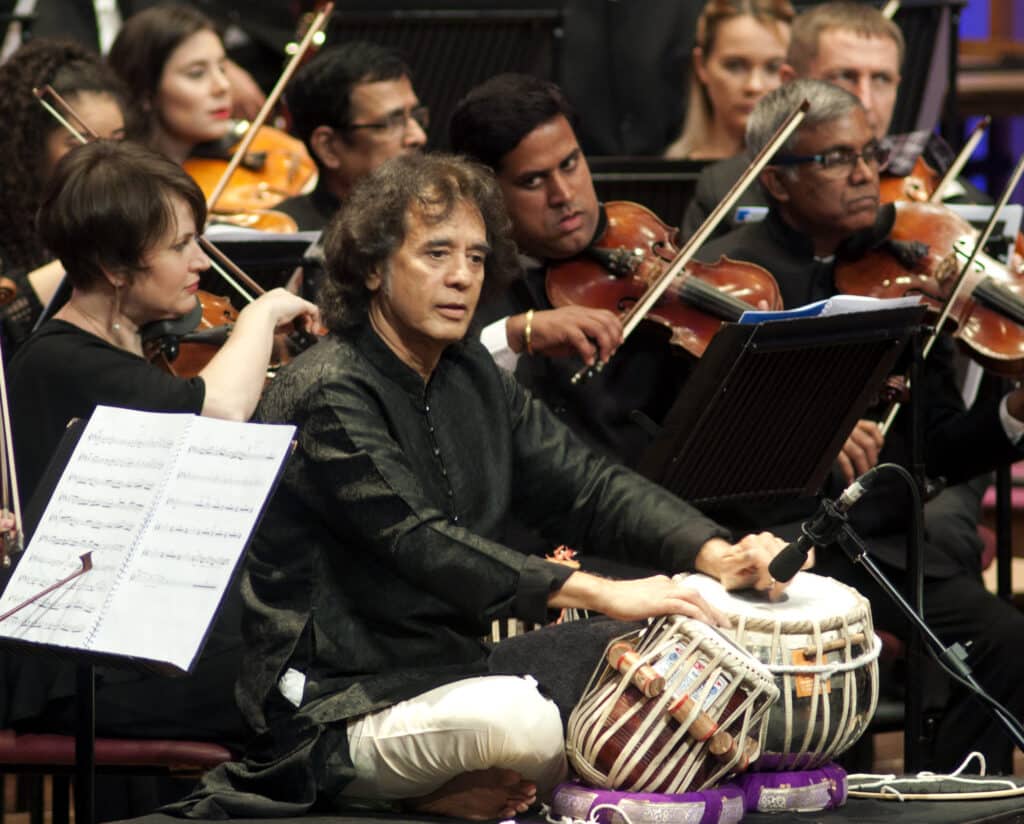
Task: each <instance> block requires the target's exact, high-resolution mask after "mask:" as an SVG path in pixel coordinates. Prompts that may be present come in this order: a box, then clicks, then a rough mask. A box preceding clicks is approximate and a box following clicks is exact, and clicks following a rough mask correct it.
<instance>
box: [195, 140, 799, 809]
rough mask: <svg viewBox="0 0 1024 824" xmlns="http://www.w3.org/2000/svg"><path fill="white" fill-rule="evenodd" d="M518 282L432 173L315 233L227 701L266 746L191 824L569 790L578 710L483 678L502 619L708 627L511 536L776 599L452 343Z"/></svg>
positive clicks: (211, 776)
mask: <svg viewBox="0 0 1024 824" xmlns="http://www.w3.org/2000/svg"><path fill="white" fill-rule="evenodd" d="M514 265H515V264H514V248H513V245H512V243H511V239H510V236H509V231H508V218H507V216H506V214H505V210H504V207H503V205H502V198H501V193H500V191H499V189H498V187H497V186H496V185H495V183H494V179H493V177H492V176H491V175H490V173H489V172H488V171H486V170H485V169H484V168H482V167H480V166H478V165H476V164H471V163H468V162H466V161H464V160H461V159H458V158H454V157H450V156H447V155H440V154H432V155H425V154H412V155H406V156H403V157H399V158H394V159H392V160H390V161H388V162H387V163H385V164H384V165H382V166H381V167H380V168H378V169H377V170H376V171H375V172H373V173H372V174H371V175H369V176H368V177H366V178H364V179H363V180H362V181H360V182H359V183H358V184H357V185H356V187H355V189H354V190H353V192H352V194H351V196H350V198H349V199H348V200H347V201H346V202H345V204H344V205H343V206H342V209H341V211H340V213H339V215H338V216H337V217H336V218H335V220H334V221H333V222H332V223H331V225H330V226H329V227H328V229H327V236H326V268H327V272H328V275H329V278H330V281H329V283H330V288H329V290H328V292H327V293H326V294H325V296H324V299H323V300H324V306H325V321H326V323H327V325H328V326H329V328H330V329H331V334H330V335H329V336H328V337H327V338H326V339H325V340H323V341H322V342H321V343H320V344H319V345H317V346H315V347H312V348H311V349H309V350H307V351H306V352H304V353H302V354H301V355H299V357H298V358H296V360H294V361H293V362H292V363H290V364H288V365H286V366H285V367H284V368H283V369H282V370H281V371H280V372H279V374H278V376H277V378H276V379H275V381H274V382H273V384H272V385H271V386H270V387H268V389H267V392H266V394H265V395H264V397H263V400H262V401H261V403H260V406H259V409H258V412H257V418H258V419H259V420H261V421H263V422H267V423H276V422H286V421H287V422H292V423H295V424H296V425H297V426H298V428H299V431H298V435H297V439H298V447H297V450H296V452H295V454H294V455H293V457H292V459H291V461H290V462H289V464H288V466H287V468H286V470H285V473H284V476H283V479H282V483H281V486H280V487H279V489H278V491H277V493H276V494H275V496H274V497H273V499H272V501H271V503H270V508H269V510H268V512H267V514H266V516H265V518H264V521H263V524H262V526H261V528H260V529H259V531H258V533H257V535H256V537H255V539H254V543H253V545H252V547H251V550H250V553H249V556H248V559H247V563H246V566H245V568H244V572H243V592H244V593H245V597H246V603H247V607H248V609H247V613H246V615H247V617H246V636H245V637H246V640H247V642H248V644H249V649H248V657H247V661H246V665H245V666H244V668H243V671H242V676H241V680H240V689H239V697H240V701H241V706H242V708H243V710H244V711H245V713H246V716H247V719H248V720H249V722H250V724H251V725H252V726H253V727H254V729H255V730H256V731H257V732H259V733H261V734H262V735H261V737H260V738H259V739H258V740H257V742H256V744H255V746H254V748H253V749H252V750H251V751H250V752H251V760H248V761H246V762H245V763H244V764H241V765H240V764H232V765H227V766H225V767H224V768H219V769H215V770H213V771H212V772H211V773H208V774H207V776H206V778H205V779H204V787H203V789H202V790H201V791H200V793H199V794H198V795H197V796H193V797H192V798H191V799H190V800H189V801H188V802H187V804H186V808H187V809H188V812H189V814H191V815H195V816H201V817H208V816H209V815H211V814H212V813H213V811H214V810H217V809H220V810H224V809H232V810H233V811H234V814H236V815H237V814H240V813H245V814H260V815H271V814H274V811H275V810H277V811H280V810H283V809H284V808H283V807H281V806H279V805H282V804H286V805H287V808H288V809H290V810H292V811H293V813H292V814H294V811H296V810H301V809H307V808H309V807H310V806H311V805H313V804H314V803H320V804H328V805H338V804H341V803H343V802H344V801H345V800H346V799H353V798H371V799H385V800H389V799H390V800H396V801H401V802H403V803H404V804H405V808H406V809H409V808H410V807H412V808H415V809H417V810H419V811H421V812H432V813H436V814H442V815H450V816H460V817H463V818H475V819H485V818H498V817H507V816H511V815H514V814H515V813H516V812H522V811H524V810H525V809H526V808H527V806H529V805H530V804H531V803H532V802H533V800H534V798H536V797H541V796H543V794H544V793H545V792H546V791H548V790H550V789H551V788H552V787H553V786H554V784H555V783H556V782H557V781H558V780H560V779H561V778H562V777H563V775H564V773H565V756H564V751H563V747H564V745H563V730H562V723H561V720H560V714H559V710H560V709H561V710H562V711H563V712H564V713H567V712H568V711H569V710H570V709H571V705H572V701H569V702H568V705H567V706H562V705H559V706H556V705H555V704H554V703H552V701H551V700H549V699H548V698H546V697H544V694H542V692H539V691H538V686H537V684H538V682H539V683H540V687H541V689H543V688H544V686H545V684H546V683H547V679H548V678H550V677H551V675H552V672H550V671H548V672H547V674H545V673H544V672H542V670H543V669H544V665H543V663H538V664H537V669H536V670H534V669H530V670H522V671H519V672H518V673H516V675H523V674H526V673H527V672H528V673H529V674H530V675H532V676H533V678H523V677H510V676H509V675H508V674H504V675H500V676H499V675H494V674H489V672H492V670H490V669H489V667H490V664H489V656H490V654H491V653H490V650H489V648H488V646H487V645H485V644H484V643H483V642H482V641H481V637H482V635H483V634H484V633H485V632H486V631H487V628H488V627H489V626H490V623H491V621H492V619H494V618H499V617H506V616H510V615H512V616H519V617H522V618H524V619H527V620H531V621H539V622H543V621H545V620H547V614H548V610H549V609H550V608H552V607H554V608H560V607H578V608H586V609H591V610H595V611H597V612H601V613H604V614H606V615H609V616H612V617H614V618H619V619H639V618H643V617H645V616H652V615H657V614H665V613H681V614H685V615H690V616H693V617H697V618H699V619H701V620H704V621H710V622H715V621H716V620H717V619H718V617H719V616H717V615H716V614H715V613H714V612H713V611H711V610H710V609H709V608H708V607H707V606H706V605H705V603H704V602H703V601H702V600H701V599H700V598H697V597H695V595H694V593H693V592H692V591H691V590H690V589H689V588H688V587H687V586H686V585H685V584H682V583H679V582H674V581H672V580H671V579H669V578H667V577H665V576H664V575H661V576H655V577H649V578H645V579H640V580H633V581H620V580H612V579H605V578H598V577H595V576H592V575H589V574H587V573H585V572H582V571H579V570H574V569H572V568H571V567H568V566H564V565H562V564H557V563H553V562H550V561H547V560H544V559H542V558H539V557H535V556H527V555H524V554H521V553H520V552H518V551H516V550H514V549H512V548H510V547H508V546H507V545H505V544H503V542H502V536H503V527H504V523H505V521H506V518H507V516H508V515H509V513H510V512H515V513H517V514H518V515H519V516H520V517H522V518H524V519H525V520H527V521H529V522H530V523H532V524H534V525H537V526H539V527H541V528H542V529H543V530H544V532H545V534H547V535H548V536H549V538H550V540H552V541H556V542H557V541H559V540H568V541H572V543H573V545H574V546H578V547H580V548H585V549H587V550H588V551H592V552H595V553H607V554H611V555H614V556H619V557H625V558H638V559H640V560H642V562H643V563H645V564H647V565H651V566H653V567H655V568H659V569H661V570H663V571H665V572H672V571H676V570H682V569H700V570H703V571H705V572H707V573H708V574H710V575H712V576H714V577H718V578H721V579H723V580H726V581H729V582H730V584H729V585H730V586H744V585H746V586H750V585H753V586H755V587H758V588H760V589H768V588H771V589H772V591H773V592H778V586H779V585H777V584H774V582H772V581H771V580H770V577H769V576H767V573H766V564H767V562H768V560H769V559H770V558H771V557H773V555H774V553H775V552H776V551H777V550H778V549H779V548H780V546H781V542H779V541H778V539H776V538H775V537H774V536H772V535H769V534H760V535H750V536H746V537H745V538H743V539H742V540H741V541H739V543H738V544H730V543H729V542H728V540H727V539H726V538H725V533H724V532H722V531H721V530H720V529H719V528H718V526H717V525H716V524H715V523H713V522H712V521H710V520H708V519H706V518H704V517H703V516H701V515H699V514H698V513H697V512H696V511H695V510H694V509H692V508H691V507H690V506H688V505H687V504H686V503H684V502H683V501H681V500H679V499H678V498H676V497H675V496H673V495H672V494H671V493H669V492H667V491H666V490H664V489H662V488H660V487H657V486H655V485H653V484H651V483H649V482H647V481H645V480H643V479H642V478H640V477H639V476H637V475H635V474H634V473H632V472H631V471H629V470H628V469H626V468H625V467H622V466H620V465H618V464H615V463H613V462H610V461H607V460H606V459H604V458H602V457H600V456H598V455H597V454H596V453H593V452H591V451H590V450H588V449H587V448H586V447H585V446H584V445H583V444H582V443H581V442H580V441H579V440H578V439H577V438H576V437H574V436H573V435H572V434H571V433H570V431H569V430H568V429H566V428H565V427H564V426H563V425H562V424H561V423H560V422H559V421H558V420H557V419H556V418H555V417H554V416H553V415H552V414H551V413H550V412H549V411H548V410H547V408H546V407H545V406H544V405H543V404H541V403H540V402H538V401H536V400H533V399H531V397H530V395H529V393H528V392H526V391H525V390H524V389H522V388H521V387H520V386H519V385H518V384H517V383H516V382H515V380H514V378H513V377H512V376H511V375H509V374H508V373H507V372H505V371H503V370H501V369H499V368H498V367H497V366H496V365H495V363H494V361H493V359H492V358H491V356H490V355H489V354H488V352H487V350H486V349H485V348H484V347H483V346H482V345H481V344H480V343H479V342H478V341H476V340H474V339H473V338H472V337H469V338H467V333H468V331H469V329H470V324H471V321H472V316H473V313H474V311H475V308H476V305H477V301H478V298H479V295H480V291H481V288H482V285H483V281H484V279H485V277H486V278H491V277H499V276H501V275H502V274H504V272H503V270H506V269H508V268H509V267H512V266H514ZM602 625H603V626H605V627H607V626H608V625H607V622H599V623H598V626H602ZM581 626H583V627H589V626H591V624H590V622H583V624H581ZM502 646H503V645H499V646H498V649H501V648H502ZM542 646H543V645H542ZM602 648H603V642H602V644H601V646H599V647H597V650H596V654H597V655H598V656H599V655H600V652H599V650H600V649H602ZM492 660H493V659H492ZM594 663H595V661H594V660H591V659H589V658H588V659H587V660H579V661H572V660H565V658H564V657H563V656H559V660H558V662H557V663H556V662H554V661H552V662H551V664H552V665H554V666H555V668H556V669H558V670H560V671H562V672H572V671H578V674H579V675H581V676H582V679H581V680H580V683H579V687H580V689H582V687H583V684H584V683H585V681H586V678H587V677H588V675H589V672H590V671H591V670H592V668H593V666H594ZM576 697H577V698H578V695H577V696H576ZM254 794H257V795H260V796H264V798H261V799H259V800H254V799H255V796H254ZM268 799H269V801H268Z"/></svg>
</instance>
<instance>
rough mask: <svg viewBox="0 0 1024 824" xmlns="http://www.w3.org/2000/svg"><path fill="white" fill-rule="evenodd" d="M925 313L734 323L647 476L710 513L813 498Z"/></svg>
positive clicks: (646, 463) (670, 421)
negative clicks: (743, 504) (737, 505)
mask: <svg viewBox="0 0 1024 824" xmlns="http://www.w3.org/2000/svg"><path fill="white" fill-rule="evenodd" d="M923 315H924V307H922V306H909V307H903V308H898V309H884V310H875V311H870V312H859V313H855V314H843V315H836V316H832V317H817V318H799V319H792V320H781V321H769V322H765V323H759V324H755V325H743V324H726V325H725V326H724V327H723V328H722V330H721V331H720V332H718V334H717V335H715V337H714V338H713V339H712V341H711V344H710V345H709V346H708V348H707V351H706V352H705V353H704V355H703V357H702V358H701V359H700V361H699V362H698V364H697V366H696V367H695V369H694V371H693V374H692V376H691V377H690V379H689V380H688V381H687V383H686V385H685V386H684V387H683V390H682V391H681V392H680V394H679V397H678V399H677V400H676V403H675V405H674V406H673V407H672V409H671V410H670V411H669V414H668V416H667V417H666V420H665V424H664V426H663V427H662V429H661V432H660V433H659V435H658V436H657V437H656V438H655V439H654V441H653V442H652V444H651V445H650V447H648V449H647V450H646V452H645V453H644V454H643V455H642V456H641V459H640V463H639V466H638V469H639V471H640V473H641V474H643V475H645V476H647V477H648V478H650V479H651V480H653V481H655V482H656V483H658V484H661V485H662V486H664V487H666V488H667V489H669V490H671V491H672V492H674V493H676V494H677V495H679V496H680V497H681V498H683V499H684V500H687V501H689V502H690V503H693V504H695V505H697V506H701V507H702V508H704V507H707V506H708V505H712V506H713V505H714V504H716V503H724V502H726V501H736V500H745V499H772V498H779V497H784V496H785V497H792V496H798V495H815V494H817V492H818V491H819V489H820V488H821V485H822V483H823V482H824V480H825V478H826V477H827V475H828V473H829V471H830V469H831V466H832V462H833V461H834V460H835V458H836V456H837V455H838V454H839V450H840V449H841V448H842V445H843V443H844V442H845V440H846V438H847V436H848V435H849V434H850V432H851V431H852V429H853V427H854V425H855V424H856V422H857V420H858V419H860V418H861V417H863V414H864V411H865V410H866V409H867V408H868V406H870V405H871V404H872V403H873V402H874V401H875V400H876V398H877V396H878V391H879V389H880V388H881V386H882V383H883V381H884V380H885V378H886V377H888V376H889V375H890V374H891V373H892V371H893V366H894V365H895V363H896V359H897V358H898V357H899V355H900V353H901V352H902V351H903V349H904V347H905V346H906V344H907V342H908V341H909V340H910V339H911V336H912V335H913V334H914V333H915V332H916V331H917V330H918V328H919V326H920V322H921V319H922V317H923Z"/></svg>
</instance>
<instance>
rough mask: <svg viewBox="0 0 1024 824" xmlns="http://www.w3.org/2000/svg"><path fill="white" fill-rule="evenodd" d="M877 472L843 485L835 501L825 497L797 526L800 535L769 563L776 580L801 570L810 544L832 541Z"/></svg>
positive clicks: (786, 578)
mask: <svg viewBox="0 0 1024 824" xmlns="http://www.w3.org/2000/svg"><path fill="white" fill-rule="evenodd" d="M877 474H878V469H877V467H874V468H872V469H869V470H868V471H867V472H865V473H864V474H863V475H861V476H860V477H859V478H857V480H855V481H854V482H853V483H852V484H850V485H849V486H848V487H846V489H844V490H843V493H842V494H841V495H840V496H839V497H838V498H837V499H836V500H835V501H834V502H833V501H830V500H829V499H828V498H825V499H824V500H822V502H821V504H820V505H819V506H818V511H817V512H816V513H814V517H813V518H811V519H810V520H809V521H804V523H803V524H801V525H800V532H801V535H800V537H799V538H797V539H796V540H795V541H792V542H790V543H788V544H786V546H784V547H783V548H782V550H781V551H780V552H779V554H778V555H776V556H775V557H774V558H772V561H771V563H770V564H768V572H769V573H771V576H772V578H774V579H775V580H776V581H788V580H790V579H791V578H792V577H793V576H794V575H796V574H797V572H799V571H800V568H801V567H802V566H803V565H804V562H805V561H806V560H807V555H808V553H809V552H810V551H811V549H812V548H813V547H815V546H823V545H825V544H830V543H832V541H833V540H835V536H836V534H837V533H838V532H839V530H840V529H842V527H843V525H844V524H845V523H846V513H847V512H849V511H850V509H851V508H852V507H853V505H854V504H855V503H857V501H859V500H860V499H861V498H863V497H864V496H865V495H866V494H867V492H868V489H870V488H871V485H872V484H873V483H874V482H875V476H876V475H877Z"/></svg>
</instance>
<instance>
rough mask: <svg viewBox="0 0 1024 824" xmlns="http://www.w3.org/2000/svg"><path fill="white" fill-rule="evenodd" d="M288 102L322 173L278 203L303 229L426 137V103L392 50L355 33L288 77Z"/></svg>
mask: <svg viewBox="0 0 1024 824" xmlns="http://www.w3.org/2000/svg"><path fill="white" fill-rule="evenodd" d="M285 102H286V104H287V106H288V112H289V114H290V115H291V118H292V124H293V129H294V132H295V134H296V135H297V136H298V137H300V138H301V139H302V142H303V143H305V144H306V149H307V150H308V151H309V154H310V156H311V157H312V158H313V160H314V161H315V163H316V167H317V171H318V172H319V177H318V179H317V185H316V188H315V189H314V190H313V191H312V192H310V193H309V194H301V195H295V196H294V197H291V198H288V199H287V200H284V201H282V202H281V203H280V204H278V205H277V207H276V208H277V210H278V211H281V212H284V213H285V214H287V215H291V217H293V218H294V219H295V223H296V224H297V225H298V227H299V229H300V230H306V229H317V230H321V229H323V228H324V227H325V226H326V225H327V223H328V221H330V219H331V217H332V216H333V215H334V213H335V212H336V211H337V210H338V207H339V205H340V204H341V202H342V201H343V200H344V199H345V197H346V196H347V195H348V193H349V191H350V190H351V189H352V186H353V185H355V183H356V181H358V180H359V179H360V178H362V177H363V176H364V175H367V174H369V173H370V172H372V171H373V170H374V169H376V168H377V167H378V166H379V165H380V164H381V163H383V162H384V161H385V160H387V159H388V158H391V157H395V156H397V155H400V154H405V153H407V152H414V151H419V150H421V149H422V148H423V147H424V146H425V145H426V142H427V134H426V128H427V124H428V110H427V107H426V106H424V105H423V104H422V103H420V100H419V98H418V97H417V96H416V92H415V91H414V90H413V86H412V79H411V73H410V71H409V67H408V66H407V65H406V63H405V61H404V60H403V59H402V57H401V56H400V55H399V54H398V52H396V51H395V50H393V49H391V48H388V47H386V46H381V45H378V44H376V43H368V42H363V41H352V42H346V43H341V44H339V45H337V46H331V47H330V48H328V49H325V50H322V51H320V52H318V53H317V54H316V55H315V56H314V57H313V59H312V60H310V61H309V62H308V63H306V64H305V65H304V66H302V67H301V68H300V69H299V70H298V71H297V72H296V73H295V76H294V77H293V78H292V79H291V82H290V83H289V84H288V88H287V90H286V91H285Z"/></svg>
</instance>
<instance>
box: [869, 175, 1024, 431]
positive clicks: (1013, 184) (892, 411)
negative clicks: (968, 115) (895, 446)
mask: <svg viewBox="0 0 1024 824" xmlns="http://www.w3.org/2000/svg"><path fill="white" fill-rule="evenodd" d="M1022 174H1024V155H1021V157H1020V158H1019V159H1018V160H1017V165H1016V166H1014V167H1013V172H1012V173H1011V175H1010V179H1009V180H1008V181H1007V183H1006V186H1005V188H1004V189H1003V191H1002V193H1001V194H1000V195H999V198H998V200H997V201H996V204H995V205H994V206H993V207H992V214H990V215H989V218H988V220H987V221H986V222H985V226H984V228H983V229H982V230H981V233H980V234H979V235H978V239H977V242H976V243H975V244H974V246H973V247H972V248H971V251H970V252H969V253H966V252H965V251H964V250H962V249H956V248H954V250H953V253H954V254H956V255H960V256H963V257H965V258H966V259H965V260H964V264H963V265H962V266H961V267H960V269H959V271H958V272H957V276H956V281H955V283H954V286H953V289H952V290H951V291H950V293H949V297H948V298H946V302H945V304H944V305H943V307H942V312H941V313H940V314H939V319H938V320H937V321H936V322H935V324H934V326H932V329H931V331H930V332H929V333H928V337H927V339H926V340H925V344H924V348H923V349H922V352H921V357H922V359H923V358H927V357H928V355H929V353H930V352H931V351H932V348H933V347H934V346H935V342H936V341H937V340H938V339H939V334H940V333H941V331H942V327H943V326H944V325H945V323H946V321H947V320H948V319H949V316H950V313H951V312H952V311H953V305H954V302H955V301H956V300H957V298H959V296H960V293H961V291H963V289H964V288H965V287H966V285H967V273H968V272H969V271H970V270H971V267H972V266H973V265H974V261H975V258H977V256H978V253H979V252H980V251H981V250H982V249H983V248H984V247H985V244H986V243H988V240H989V238H990V237H991V236H992V231H993V229H994V228H995V225H996V221H997V220H998V219H999V213H1000V212H1001V211H1002V210H1003V207H1004V206H1006V204H1007V202H1008V201H1009V200H1010V195H1012V194H1013V190H1014V189H1016V188H1017V184H1018V183H1019V182H1020V178H1021V175H1022ZM900 406H901V405H900V403H899V402H896V403H894V404H893V405H892V406H891V407H890V408H889V413H888V414H887V415H886V417H885V420H884V421H883V422H882V427H881V429H882V435H883V437H884V436H885V435H887V434H888V433H889V429H890V427H891V426H892V423H893V421H894V420H895V419H896V415H897V414H898V413H899V411H900Z"/></svg>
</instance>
